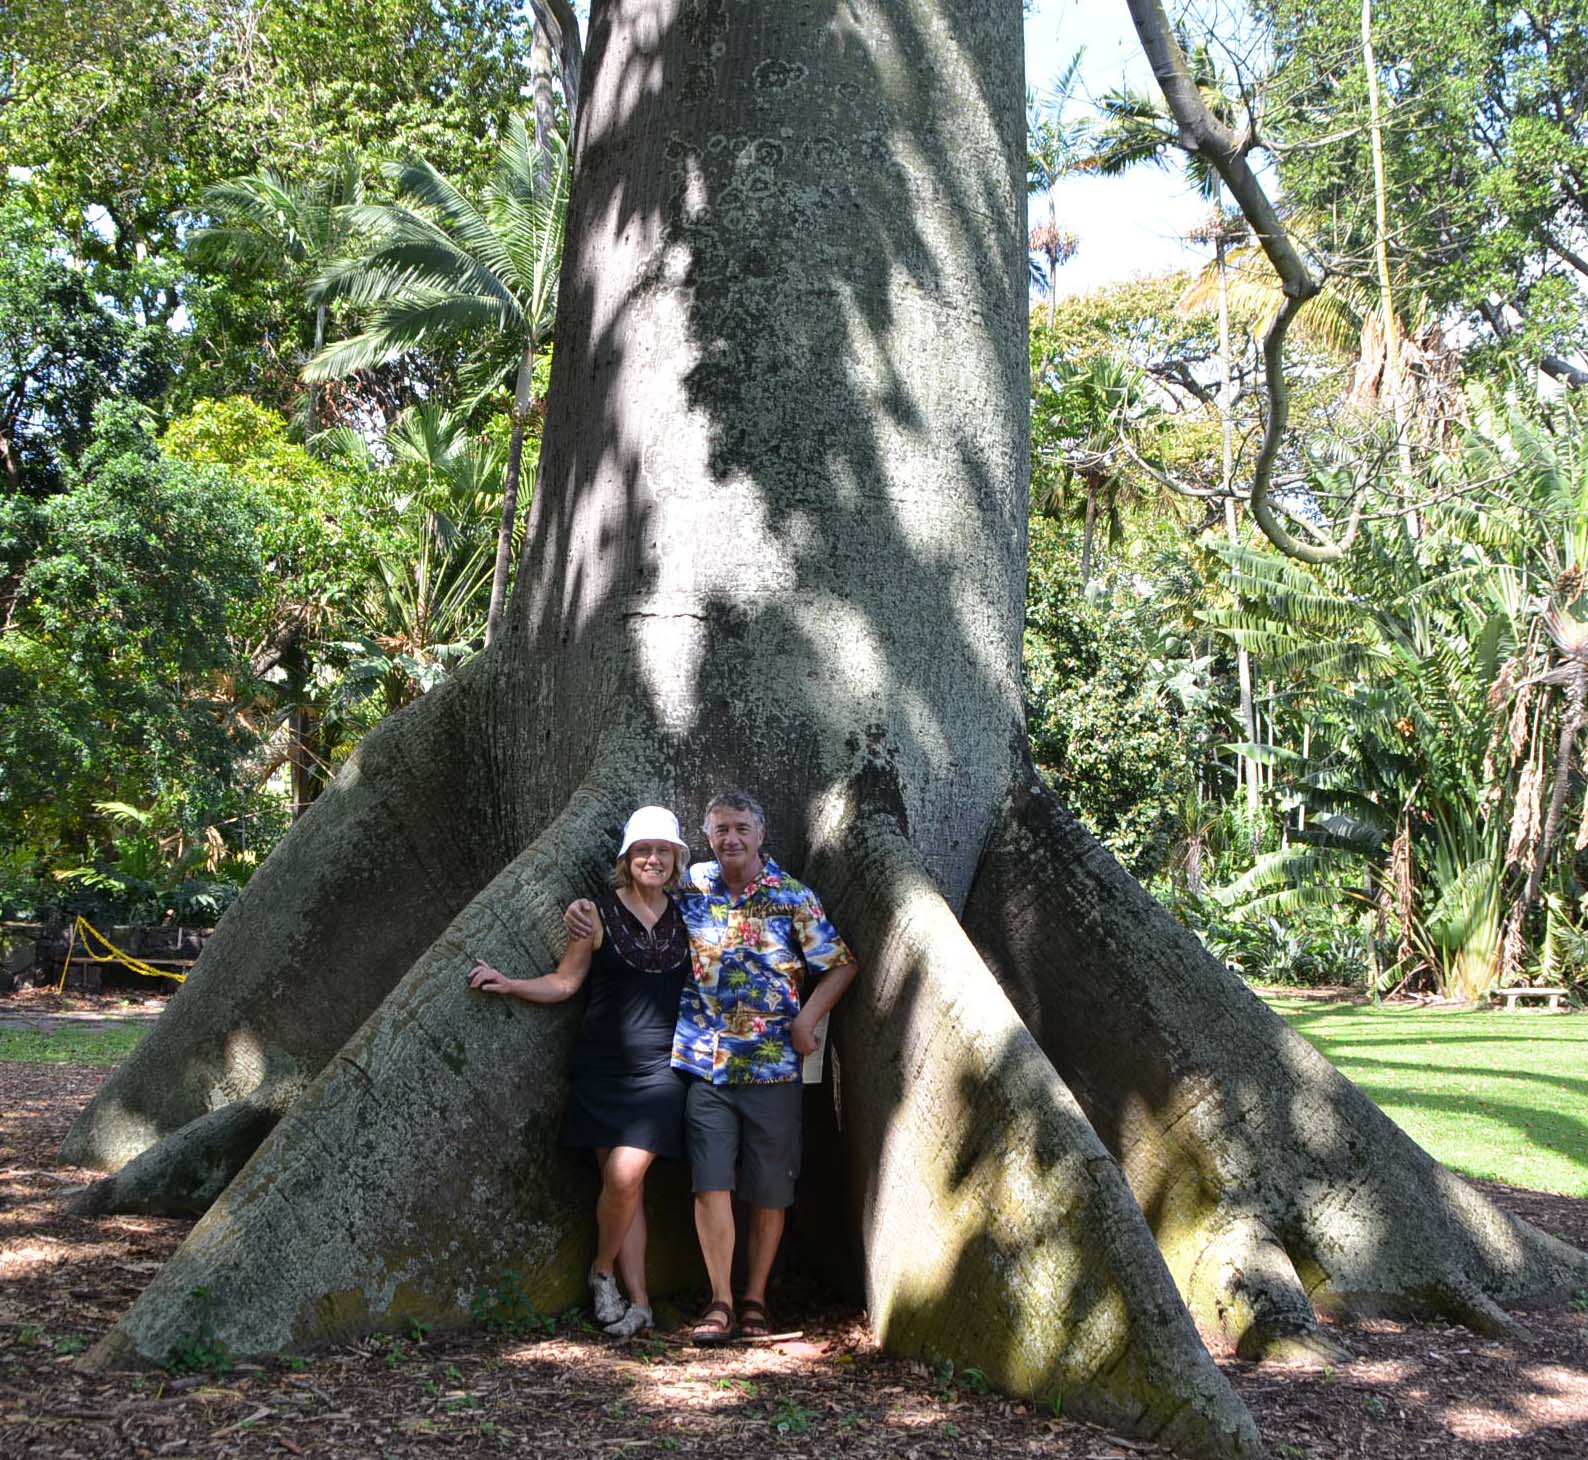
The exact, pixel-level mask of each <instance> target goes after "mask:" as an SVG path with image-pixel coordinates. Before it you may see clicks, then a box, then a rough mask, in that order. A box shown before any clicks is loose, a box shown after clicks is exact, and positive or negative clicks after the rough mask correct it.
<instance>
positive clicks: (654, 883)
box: [628, 842, 678, 887]
mask: <svg viewBox="0 0 1588 1460" xmlns="http://www.w3.org/2000/svg"><path fill="white" fill-rule="evenodd" d="M677 856H678V849H677V848H676V847H675V846H674V845H673V844H672V843H671V842H635V843H634V845H633V846H631V847H630V848H629V850H628V860H629V876H630V877H631V878H632V879H633V882H634V885H635V886H636V887H665V886H667V884H668V882H670V881H671V880H672V876H673V865H674V862H675V861H676V859H677Z"/></svg>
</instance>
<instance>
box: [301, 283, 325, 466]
mask: <svg viewBox="0 0 1588 1460" xmlns="http://www.w3.org/2000/svg"><path fill="white" fill-rule="evenodd" d="M324 348H325V305H323V304H321V305H317V306H316V307H315V311H314V353H315V354H316V355H318V354H319V353H320V351H321V350H323V349H324ZM311 358H313V357H312V356H311ZM304 417H305V419H304V431H303V434H304V437H305V438H306V439H307V440H310V441H312V440H314V438H315V435H316V434H317V433H318V432H319V429H320V386H319V385H317V384H314V383H313V382H311V383H310V385H309V401H308V409H307V410H306V411H305V413H304Z"/></svg>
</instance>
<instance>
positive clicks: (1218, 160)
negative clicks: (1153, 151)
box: [1127, 0, 1360, 563]
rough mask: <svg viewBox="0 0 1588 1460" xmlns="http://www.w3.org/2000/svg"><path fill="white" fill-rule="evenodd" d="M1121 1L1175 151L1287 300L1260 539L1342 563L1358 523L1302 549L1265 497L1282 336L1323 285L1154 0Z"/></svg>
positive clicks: (1255, 502)
mask: <svg viewBox="0 0 1588 1460" xmlns="http://www.w3.org/2000/svg"><path fill="white" fill-rule="evenodd" d="M1127 3H1128V5H1129V7H1130V16H1131V19H1132V20H1133V21H1134V22H1135V26H1136V34H1137V35H1138V36H1139V37H1140V38H1141V44H1142V49H1143V50H1144V51H1145V52H1146V53H1147V60H1148V61H1149V63H1150V64H1151V65H1152V70H1153V75H1154V76H1156V77H1157V78H1158V85H1159V86H1160V87H1162V89H1163V95H1164V100H1165V101H1166V102H1167V103H1168V106H1169V113H1170V115H1171V116H1172V117H1173V118H1174V120H1175V125H1176V126H1177V127H1178V128H1179V129H1180V145H1181V146H1182V147H1184V148H1185V150H1186V151H1187V152H1194V153H1196V154H1197V155H1198V156H1200V157H1202V158H1205V159H1206V160H1207V162H1208V164H1209V165H1210V166H1211V167H1212V168H1213V169H1214V171H1216V172H1217V173H1218V175H1219V177H1220V178H1222V179H1223V181H1224V185H1225V187H1227V188H1228V189H1229V190H1230V194H1231V196H1232V197H1233V198H1234V199H1235V201H1236V203H1237V205H1238V206H1239V207H1240V210H1241V212H1242V214H1243V215H1244V216H1245V218H1246V221H1247V223H1249V224H1250V225H1251V228H1252V231H1253V233H1254V234H1256V236H1257V240H1258V242H1259V244H1260V245H1261V246H1262V250H1263V252H1264V254H1266V255H1267V257H1268V261H1269V263H1270V264H1272V265H1273V268H1274V272H1275V273H1276V274H1278V275H1279V281H1280V288H1281V289H1282V291H1283V292H1284V295H1285V303H1284V306H1283V307H1282V308H1281V309H1280V310H1279V312H1278V313H1277V314H1276V315H1275V316H1274V321H1273V323H1272V324H1271V325H1269V327H1268V332H1267V333H1266V334H1265V335H1264V336H1263V371H1264V379H1265V382H1266V384H1267V387H1268V418H1267V421H1266V422H1265V426H1264V432H1263V444H1262V447H1261V449H1260V450H1259V451H1258V453H1257V461H1256V464H1255V467H1254V470H1253V479H1252V491H1251V510H1252V516H1253V517H1255V518H1256V519H1257V524H1258V526H1259V527H1261V528H1262V530H1263V533H1264V535H1265V536H1266V537H1267V538H1268V539H1269V541H1270V542H1272V543H1273V544H1274V546H1275V547H1277V548H1279V550H1280V551H1281V552H1283V553H1287V554H1288V555H1289V556H1291V557H1295V558H1300V559H1301V560H1302V561H1303V562H1309V563H1323V562H1330V561H1332V560H1334V559H1336V558H1338V557H1340V556H1341V554H1342V553H1343V552H1344V551H1345V549H1346V546H1347V545H1348V544H1349V542H1350V541H1351V540H1352V538H1354V537H1355V534H1356V530H1357V528H1358V527H1359V526H1360V518H1359V517H1356V516H1353V518H1352V521H1351V525H1350V526H1349V527H1348V529H1347V534H1346V537H1345V538H1344V539H1343V540H1342V541H1340V542H1338V543H1327V544H1313V543H1308V542H1304V541H1303V540H1302V539H1301V538H1299V537H1297V536H1295V534H1293V533H1292V532H1291V531H1290V530H1289V529H1288V528H1287V527H1286V526H1285V525H1284V523H1282V522H1281V521H1280V520H1279V516H1278V514H1277V513H1276V512H1275V511H1274V508H1273V505H1272V503H1271V502H1270V501H1269V499H1268V492H1269V487H1270V484H1271V483H1272V480H1273V472H1274V462H1275V460H1276V459H1277V458H1278V455H1279V448H1280V446H1281V445H1282V443H1283V441H1284V436H1285V424H1286V422H1287V420H1288V419H1289V416H1290V387H1289V385H1288V384H1287V382H1286V380H1285V368H1284V346H1285V333H1286V331H1287V330H1289V328H1290V325H1291V322H1292V321H1293V320H1294V319H1295V317H1296V315H1297V314H1298V313H1299V312H1300V310H1301V308H1302V306H1303V305H1304V304H1306V302H1307V301H1308V300H1309V299H1311V298H1312V297H1313V295H1315V294H1316V293H1317V292H1318V291H1319V289H1320V288H1321V287H1322V285H1321V283H1320V282H1319V281H1318V280H1317V279H1316V278H1314V277H1313V274H1312V271H1311V270H1310V269H1309V268H1308V267H1307V264H1306V262H1305V260H1304V259H1303V258H1302V257H1301V254H1300V253H1299V252H1298V251H1297V249H1296V246H1295V245H1294V244H1293V243H1292V242H1291V240H1290V235H1289V234H1288V233H1287V232H1286V231H1285V226H1284V224H1283V223H1282V222H1281V221H1280V218H1279V213H1278V210H1277V209H1276V208H1275V207H1274V205H1273V203H1272V202H1271V201H1270V200H1269V197H1268V194H1267V193H1265V192H1264V191H1263V186H1262V184H1261V183H1260V182H1258V180H1257V176H1256V174H1255V173H1254V172H1253V171H1252V169H1251V166H1250V164H1249V163H1248V162H1247V160H1246V155H1247V153H1248V151H1249V150H1250V148H1251V146H1252V142H1253V139H1252V137H1251V135H1250V134H1247V135H1246V136H1244V137H1241V136H1237V135H1236V134H1235V133H1234V132H1233V131H1232V130H1231V129H1230V128H1229V127H1227V126H1225V125H1224V124H1223V123H1222V122H1220V121H1219V119H1218V118H1217V117H1216V116H1214V115H1213V113H1212V112H1211V111H1210V110H1209V109H1208V107H1207V104H1206V103H1205V102H1204V101H1203V100H1202V96H1201V94H1200V93H1199V92H1198V90H1197V86H1196V82H1195V80H1194V79H1193V78H1192V76H1191V71H1190V67H1189V66H1188V65H1187V64H1186V58H1185V53H1184V52H1183V51H1182V50H1181V49H1180V45H1179V42H1178V41H1177V40H1176V39H1175V34H1174V29H1173V27H1172V26H1171V25H1170V24H1169V20H1168V17H1167V16H1166V15H1165V14H1164V11H1163V6H1162V5H1161V4H1159V3H1158V0H1127Z"/></svg>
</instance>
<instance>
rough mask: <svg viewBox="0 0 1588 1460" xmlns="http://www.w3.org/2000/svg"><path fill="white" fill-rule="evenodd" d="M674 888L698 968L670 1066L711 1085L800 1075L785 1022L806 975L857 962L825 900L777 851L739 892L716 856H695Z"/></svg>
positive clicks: (794, 1010)
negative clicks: (710, 859)
mask: <svg viewBox="0 0 1588 1460" xmlns="http://www.w3.org/2000/svg"><path fill="white" fill-rule="evenodd" d="M677 897H678V906H679V910H680V911H681V912H682V913H683V915H684V923H685V926H686V927H688V929H689V951H690V954H691V963H692V975H691V977H690V979H689V981H688V982H687V983H685V985H684V994H683V998H681V999H680V1000H679V1004H678V1028H677V1030H676V1031H675V1033H674V1035H673V1068H674V1069H675V1070H683V1071H685V1072H686V1073H687V1074H691V1075H699V1076H700V1077H701V1078H702V1079H706V1080H710V1081H711V1082H712V1083H713V1084H714V1085H760V1084H776V1083H781V1082H785V1081H791V1080H798V1079H799V1078H800V1064H801V1061H800V1057H799V1055H797V1054H795V1052H794V1045H793V1042H792V1040H791V1039H790V1037H789V1025H790V1024H791V1023H792V1022H793V1020H794V1017H795V1015H797V1014H798V1013H799V1011H800V991H801V989H802V988H803V986H804V982H805V978H806V975H807V974H810V975H812V976H819V975H821V974H823V973H826V972H827V971H828V970H829V969H833V968H841V967H842V966H843V965H844V964H846V963H853V962H854V955H853V954H852V953H850V951H849V948H848V946H847V945H846V944H845V943H844V940H843V939H842V938H840V937H839V936H838V930H837V929H836V928H835V927H834V926H833V925H832V924H831V923H830V922H828V921H827V914H826V913H824V912H823V911H822V905H821V902H820V900H819V899H818V898H817V896H816V894H815V893H814V892H812V891H811V889H810V888H808V887H807V886H806V885H805V884H804V883H803V882H800V881H798V880H797V879H795V878H793V877H790V876H789V875H788V873H786V872H785V871H783V869H782V868H781V867H779V866H778V865H777V863H776V862H773V861H771V860H768V861H767V863H766V864H765V866H763V867H762V869H761V875H760V876H759V877H757V878H756V879H755V881H754V882H752V883H751V884H750V885H749V886H748V887H747V888H745V890H744V892H743V893H742V894H741V895H740V896H738V897H731V896H730V895H729V893H728V889H727V886H726V885H725V884H724V883H723V880H722V873H721V870H720V869H719V868H718V866H717V864H716V863H715V862H698V863H696V864H695V865H694V866H693V867H691V868H690V869H689V877H688V880H687V881H686V883H685V885H684V888H683V890H682V891H681V892H680V893H679V894H678V895H677Z"/></svg>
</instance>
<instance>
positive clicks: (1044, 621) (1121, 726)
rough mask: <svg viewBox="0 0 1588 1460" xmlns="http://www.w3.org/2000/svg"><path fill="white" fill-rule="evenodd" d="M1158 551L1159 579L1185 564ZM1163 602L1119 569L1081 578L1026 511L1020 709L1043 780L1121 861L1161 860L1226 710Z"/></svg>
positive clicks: (1152, 868) (1059, 541)
mask: <svg viewBox="0 0 1588 1460" xmlns="http://www.w3.org/2000/svg"><path fill="white" fill-rule="evenodd" d="M1175 564H1176V558H1175V555H1174V554H1173V553H1172V552H1170V553H1166V555H1165V558H1164V560H1161V562H1160V564H1159V566H1160V567H1161V568H1162V569H1163V570H1164V571H1165V577H1166V578H1168V577H1172V576H1173V575H1174V574H1176V573H1180V572H1183V571H1184V560H1183V559H1180V560H1179V562H1178V566H1174V565H1175ZM1164 610H1165V606H1164V604H1163V603H1161V602H1155V601H1154V599H1153V597H1152V595H1151V594H1150V592H1143V591H1141V588H1140V585H1139V582H1138V581H1137V579H1136V577H1135V575H1133V574H1126V573H1123V572H1121V573H1118V574H1112V575H1108V576H1106V577H1105V579H1104V580H1103V581H1102V582H1094V584H1092V585H1091V586H1090V587H1089V588H1087V589H1084V590H1083V588H1082V587H1081V584H1080V580H1079V573H1078V568H1077V558H1076V556H1075V545H1074V544H1073V542H1072V541H1070V540H1069V539H1067V538H1066V536H1065V534H1064V533H1063V532H1062V531H1061V530H1060V529H1059V528H1058V527H1057V525H1056V524H1053V523H1050V522H1046V521H1043V520H1042V519H1040V518H1034V519H1033V520H1032V523H1031V563H1030V577H1029V582H1028V588H1027V595H1026V634H1025V654H1024V660H1025V685H1026V716H1027V725H1028V729H1029V731H1030V735H1031V745H1032V753H1033V755H1034V757H1035V759H1036V762H1037V765H1038V766H1039V767H1040V769H1041V770H1042V772H1043V774H1044V776H1045V777H1046V778H1047V779H1048V781H1049V783H1050V784H1051V785H1052V786H1053V787H1054V789H1055V790H1056V791H1057V792H1058V793H1059V795H1060V796H1061V797H1062V798H1063V799H1064V800H1065V802H1066V803H1067V804H1068V805H1069V806H1070V807H1071V808H1072V809H1073V810H1074V811H1075V812H1076V814H1077V815H1078V816H1079V817H1080V818H1081V819H1082V821H1083V822H1085V824H1086V825H1087V827H1088V828H1089V829H1090V830H1091V831H1092V832H1093V833H1094V834H1095V835H1096V836H1098V837H1099V838H1100V839H1101V840H1102V842H1103V844H1104V845H1105V846H1107V847H1108V848H1109V849H1110V850H1111V851H1112V852H1113V853H1114V854H1115V855H1116V856H1117V857H1119V858H1120V860H1121V861H1123V862H1124V863H1125V865H1126V866H1127V867H1130V868H1131V869H1132V870H1133V871H1134V872H1135V873H1136V874H1137V875H1139V876H1150V875H1151V874H1152V873H1154V872H1156V871H1157V870H1158V869H1159V868H1160V867H1162V866H1163V865H1164V864H1165V863H1166V862H1167V861H1168V859H1169V857H1170V855H1171V853H1172V851H1173V850H1174V847H1175V844H1176V840H1177V838H1176V836H1175V828H1176V826H1177V825H1178V823H1179V820H1180V809H1181V806H1182V803H1183V801H1184V797H1185V794H1186V792H1187V790H1188V789H1190V788H1192V787H1194V786H1195V784H1196V780H1197V774H1198V768H1199V765H1200V763H1201V760H1202V758H1203V756H1204V755H1205V753H1206V750H1207V747H1208V745H1209V744H1210V742H1211V740H1212V738H1213V737H1214V736H1215V732H1216V727H1219V726H1220V725H1221V724H1222V718H1223V715H1224V714H1225V709H1224V706H1223V692H1222V691H1221V690H1220V689H1218V688H1217V687H1216V686H1215V685H1214V683H1213V682H1212V676H1211V673H1210V670H1211V660H1210V659H1208V658H1207V657H1205V656H1203V657H1197V656H1195V655H1193V654H1190V653H1189V652H1188V650H1189V644H1188V642H1187V640H1186V639H1184V638H1182V637H1179V636H1178V635H1177V633H1176V630H1175V628H1174V627H1173V626H1172V625H1171V624H1169V623H1166V622H1165V611H1164Z"/></svg>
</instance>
